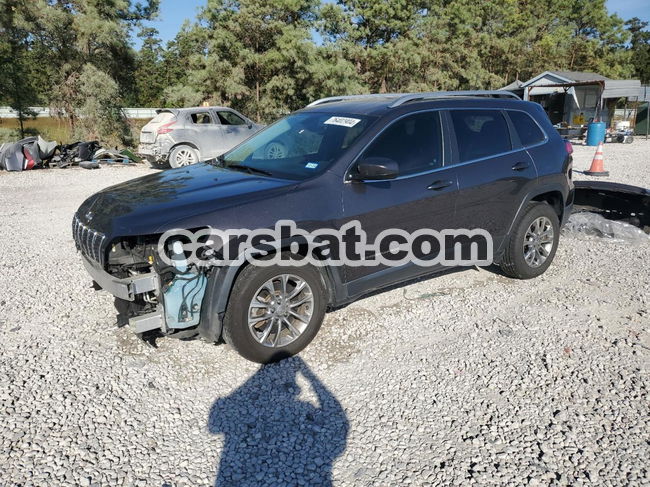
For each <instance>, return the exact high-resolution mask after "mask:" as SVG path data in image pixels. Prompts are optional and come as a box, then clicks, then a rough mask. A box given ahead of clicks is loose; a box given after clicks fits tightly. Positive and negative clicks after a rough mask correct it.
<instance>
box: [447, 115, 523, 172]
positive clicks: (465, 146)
mask: <svg viewBox="0 0 650 487" xmlns="http://www.w3.org/2000/svg"><path fill="white" fill-rule="evenodd" d="M450 113H451V120H452V123H453V124H454V132H456V140H457V141H458V151H459V153H460V154H459V156H460V162H465V161H471V160H473V159H480V158H482V157H490V156H494V155H497V154H501V153H503V152H508V151H509V150H511V149H512V143H511V142H510V132H509V131H508V124H507V123H506V119H505V118H504V117H503V115H502V113H501V112H500V111H498V110H451V112H450Z"/></svg>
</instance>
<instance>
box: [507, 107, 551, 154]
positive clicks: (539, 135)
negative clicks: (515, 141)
mask: <svg viewBox="0 0 650 487" xmlns="http://www.w3.org/2000/svg"><path fill="white" fill-rule="evenodd" d="M508 116H509V117H510V120H512V124H513V125H514V126H515V129H516V130H517V135H519V140H520V141H521V144H522V145H523V146H524V147H526V146H529V145H534V144H537V143H539V142H542V141H543V140H544V132H542V131H541V129H540V128H539V126H538V125H537V124H536V123H535V121H534V120H533V119H532V118H531V116H530V115H528V114H527V113H524V112H518V111H514V110H508Z"/></svg>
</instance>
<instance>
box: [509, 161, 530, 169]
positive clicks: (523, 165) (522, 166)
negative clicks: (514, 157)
mask: <svg viewBox="0 0 650 487" xmlns="http://www.w3.org/2000/svg"><path fill="white" fill-rule="evenodd" d="M529 167H530V164H528V163H527V162H518V163H517V164H515V165H514V166H512V170H513V171H523V170H524V169H528V168H529Z"/></svg>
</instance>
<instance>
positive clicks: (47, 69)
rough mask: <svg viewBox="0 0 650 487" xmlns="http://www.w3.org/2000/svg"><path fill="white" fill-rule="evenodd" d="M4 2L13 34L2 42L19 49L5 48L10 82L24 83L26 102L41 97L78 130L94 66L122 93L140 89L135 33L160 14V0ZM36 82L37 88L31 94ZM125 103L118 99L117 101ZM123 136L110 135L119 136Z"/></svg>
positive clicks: (4, 18)
mask: <svg viewBox="0 0 650 487" xmlns="http://www.w3.org/2000/svg"><path fill="white" fill-rule="evenodd" d="M0 1H2V4H0V12H2V14H0V15H1V17H0V18H1V19H2V28H3V30H6V31H7V32H9V33H10V35H9V39H8V41H5V40H4V39H3V40H2V41H0V42H1V44H2V45H3V46H5V45H6V44H8V45H9V46H10V47H11V45H13V46H15V47H14V48H10V49H9V50H8V51H7V49H6V48H1V49H2V52H3V55H4V56H6V55H10V56H11V57H12V58H11V60H10V62H8V64H7V65H8V66H10V67H11V69H12V71H11V76H9V78H10V79H9V80H6V81H5V83H6V84H11V83H14V84H15V83H19V84H20V88H21V89H20V90H18V92H19V93H20V97H21V98H22V99H30V100H31V99H34V98H36V96H32V95H38V97H39V98H41V99H43V101H44V102H48V103H49V104H50V105H51V108H53V110H54V112H55V113H59V114H61V116H64V117H65V118H66V119H67V120H68V121H69V123H70V127H71V129H74V130H76V129H77V121H78V120H77V119H78V116H77V112H76V109H77V108H78V107H79V106H82V105H84V104H85V101H86V100H79V97H78V96H77V95H78V94H79V93H83V92H84V91H83V90H82V91H80V89H81V85H80V83H82V84H83V83H84V82H85V81H87V80H85V81H84V79H83V76H82V73H85V74H86V75H90V74H91V71H90V70H89V68H88V66H89V65H90V66H93V67H94V68H96V69H95V71H93V72H92V73H93V74H95V75H98V76H100V77H101V79H102V81H107V80H106V78H104V77H103V75H101V73H103V74H104V75H106V76H107V77H108V78H110V79H111V80H113V81H114V82H115V83H116V84H117V86H118V87H119V89H118V90H117V91H116V94H124V95H127V96H128V95H129V94H131V93H132V92H133V91H134V86H133V79H134V77H133V71H134V61H135V56H134V52H133V50H132V49H131V47H130V45H129V42H128V39H129V33H130V32H131V30H132V29H133V28H134V27H137V26H138V25H139V24H140V23H141V22H142V21H143V20H146V19H151V18H152V17H153V16H154V15H155V13H156V11H157V8H158V2H159V0H146V1H142V2H137V3H133V2H131V0H30V1H29V2H26V1H21V0H0ZM4 37H5V36H3V38H4ZM5 53H9V54H5ZM3 65H4V63H3ZM3 78H4V76H3ZM30 84H33V85H34V89H33V90H31V91H30ZM3 91H6V90H4V89H3ZM3 98H4V97H3ZM120 99H121V97H118V96H116V97H115V99H114V101H113V102H117V101H119V100H120ZM21 103H22V102H21ZM74 103H79V105H75V104H74ZM83 126H84V124H82V125H80V127H83ZM118 132H119V131H118ZM118 132H116V133H113V134H106V137H118V138H119V137H121V135H120V134H119V133H118ZM79 135H80V136H81V135H83V134H79Z"/></svg>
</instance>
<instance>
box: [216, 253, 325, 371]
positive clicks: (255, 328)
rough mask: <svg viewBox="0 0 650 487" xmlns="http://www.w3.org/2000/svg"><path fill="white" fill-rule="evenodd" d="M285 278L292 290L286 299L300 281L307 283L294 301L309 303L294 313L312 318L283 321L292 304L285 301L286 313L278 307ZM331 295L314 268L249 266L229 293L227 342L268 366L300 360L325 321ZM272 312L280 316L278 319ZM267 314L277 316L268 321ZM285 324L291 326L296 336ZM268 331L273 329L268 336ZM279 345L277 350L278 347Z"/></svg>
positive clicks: (243, 355) (293, 318) (224, 326)
mask: <svg viewBox="0 0 650 487" xmlns="http://www.w3.org/2000/svg"><path fill="white" fill-rule="evenodd" d="M283 275H285V276H290V277H288V278H287V281H286V282H287V284H286V285H285V286H286V289H287V293H286V294H285V297H289V296H291V294H292V292H295V291H296V288H297V287H298V285H297V283H298V282H299V281H302V282H304V283H305V284H306V286H305V287H303V288H301V289H302V290H300V292H299V293H298V294H297V295H296V297H295V298H293V299H292V300H290V301H289V302H290V303H294V304H296V303H300V301H301V300H306V301H305V303H304V304H301V305H300V306H297V307H295V308H293V309H295V310H297V314H298V315H300V316H301V317H303V318H306V317H307V316H308V319H306V320H302V321H301V320H298V319H297V318H296V317H294V316H291V315H289V316H288V318H283V316H287V314H286V309H287V306H286V302H287V301H286V300H285V306H284V308H281V306H282V303H279V304H278V301H275V300H276V299H277V298H278V297H279V295H280V294H281V285H282V279H281V276H283ZM269 281H273V283H272V284H273V291H274V294H273V295H271V293H270V292H269V288H268V287H267V286H266V284H268V283H269ZM326 296H327V293H326V290H325V286H324V284H323V281H322V279H321V276H320V273H319V272H318V270H316V269H315V268H314V267H311V266H304V267H287V266H270V267H260V266H256V265H254V264H251V265H248V266H247V267H245V268H244V269H243V270H242V271H241V273H240V274H239V276H238V277H237V279H236V280H235V284H234V286H233V288H232V291H231V293H230V300H229V302H228V306H227V308H226V314H225V316H224V323H223V339H224V341H225V342H226V343H228V344H229V345H230V346H232V347H233V348H234V349H235V350H236V351H237V353H239V354H240V355H241V356H242V357H244V358H246V359H248V360H251V361H253V362H258V363H262V364H265V363H270V362H276V361H278V360H282V359H284V358H287V357H290V356H292V355H295V354H297V353H299V352H300V351H301V350H303V349H304V348H305V347H306V346H307V345H308V344H309V343H310V342H311V341H312V340H313V338H314V337H315V336H316V333H317V332H318V330H319V329H320V326H321V324H322V322H323V319H324V317H325V308H326V306H327V299H326ZM309 297H311V300H309ZM256 298H257V299H256ZM258 303H263V304H264V307H258V306H257V305H258ZM271 303H275V304H271ZM273 312H274V313H276V315H273V314H272V313H273ZM283 313H284V314H283ZM267 315H270V316H272V317H271V318H269V319H264V318H263V316H267ZM273 316H279V317H280V318H274V317H273ZM249 318H250V319H251V326H249ZM284 320H287V321H288V322H289V325H291V327H292V328H293V331H292V330H291V329H290V327H289V326H287V324H286V321H284ZM268 327H271V328H270V331H269V332H268V333H266V332H267V330H269V328H268ZM278 330H279V332H278ZM295 332H298V333H295ZM265 334H266V335H267V336H266V338H265V337H264V335H265ZM274 340H275V342H276V343H275V345H273V341H274Z"/></svg>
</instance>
